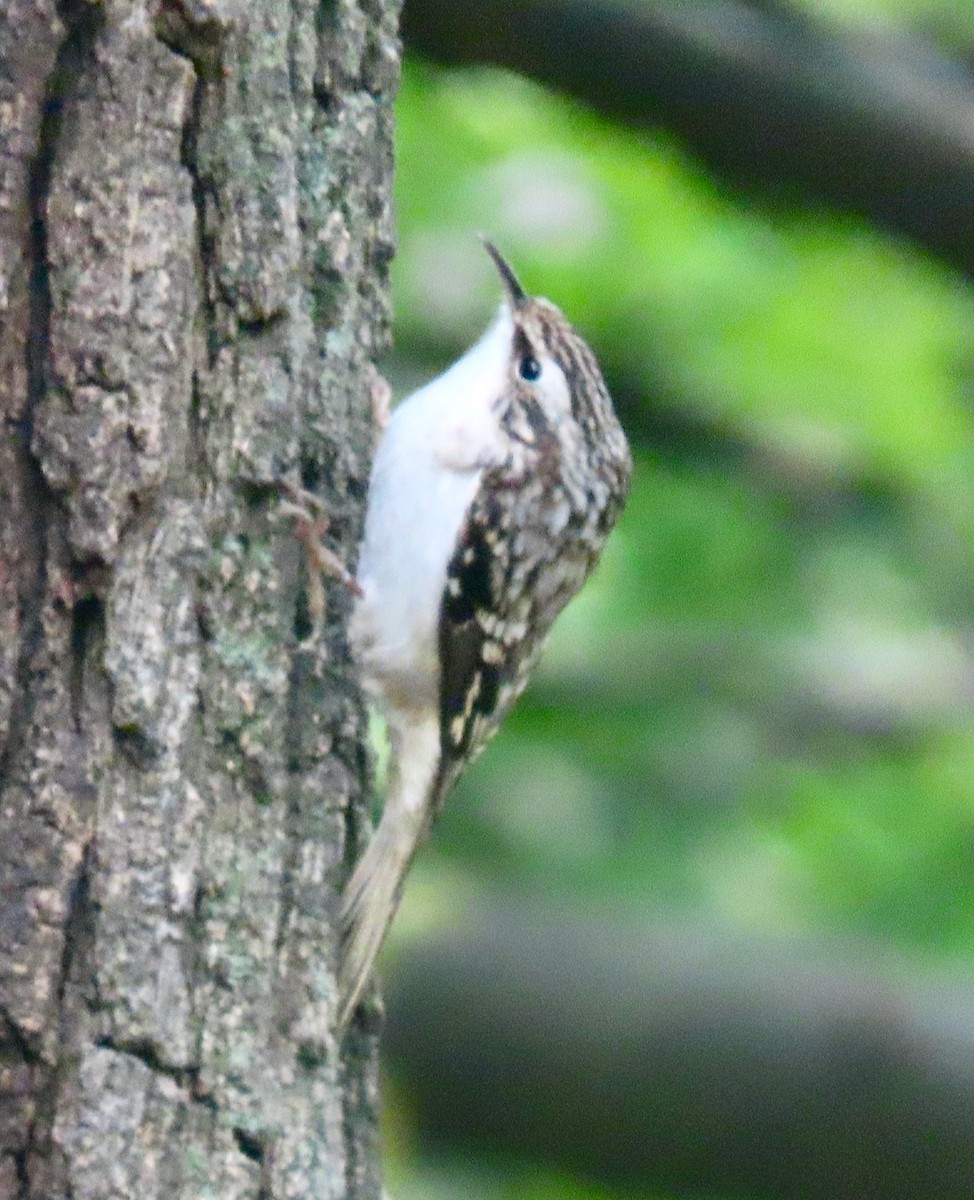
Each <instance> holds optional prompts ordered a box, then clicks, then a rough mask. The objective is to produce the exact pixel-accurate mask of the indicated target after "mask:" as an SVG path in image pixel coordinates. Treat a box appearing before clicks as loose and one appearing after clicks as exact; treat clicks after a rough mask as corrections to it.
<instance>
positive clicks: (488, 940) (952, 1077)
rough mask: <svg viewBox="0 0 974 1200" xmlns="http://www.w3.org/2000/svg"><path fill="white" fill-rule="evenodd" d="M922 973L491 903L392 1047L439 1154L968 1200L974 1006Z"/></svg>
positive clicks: (452, 941)
mask: <svg viewBox="0 0 974 1200" xmlns="http://www.w3.org/2000/svg"><path fill="white" fill-rule="evenodd" d="M916 974H917V964H916V963H915V962H910V961H908V960H904V959H903V958H902V956H892V957H891V956H889V955H887V956H886V957H885V958H880V957H878V956H877V957H875V958H874V959H873V961H868V960H867V961H863V959H862V956H861V953H859V954H857V955H854V954H853V952H852V950H851V948H850V947H845V948H843V947H841V946H836V945H834V944H833V945H831V946H830V945H828V944H827V943H825V942H818V943H809V942H805V943H802V942H795V941H793V940H788V939H781V938H770V937H767V938H749V939H747V940H746V941H742V940H741V939H740V938H739V937H737V936H735V935H734V934H733V933H730V934H728V933H727V932H726V931H725V932H723V933H722V932H721V931H719V930H715V929H713V928H712V927H709V928H708V927H704V926H701V925H697V926H693V925H690V924H683V925H680V926H674V925H673V924H672V923H666V922H659V923H656V924H655V925H654V927H653V928H651V929H650V928H646V929H642V930H634V929H633V928H632V927H631V925H629V924H627V923H612V922H608V921H601V922H592V921H589V922H586V921H582V920H578V919H575V920H572V919H566V918H565V917H564V915H554V914H552V913H551V912H548V913H540V912H538V911H537V910H533V909H530V908H528V909H527V910H526V909H525V906H523V905H521V906H520V907H519V908H517V909H514V908H512V907H510V906H501V905H498V904H495V905H493V906H490V907H488V908H486V909H481V910H480V911H478V912H477V914H476V916H475V917H474V918H472V919H470V920H467V921H465V922H464V923H463V925H462V926H461V927H460V928H458V929H455V930H454V931H452V932H451V933H450V934H449V935H441V936H440V937H438V938H437V939H435V940H434V941H432V942H428V943H426V944H425V945H423V946H421V947H419V948H417V949H416V951H415V953H411V954H410V955H408V956H403V957H402V959H401V961H400V962H399V965H398V969H397V970H396V971H395V972H394V973H393V975H392V977H391V982H392V989H391V996H392V1003H391V1006H390V1012H391V1021H390V1026H389V1031H388V1045H389V1050H390V1053H391V1055H392V1056H393V1058H394V1060H395V1061H396V1063H397V1070H398V1071H400V1072H402V1073H404V1074H406V1073H408V1075H409V1079H410V1088H411V1091H412V1094H413V1098H414V1103H415V1104H416V1106H417V1110H418V1113H419V1115H420V1117H421V1119H422V1122H423V1124H424V1127H425V1128H426V1130H427V1134H428V1136H430V1137H431V1138H434V1139H439V1140H441V1141H448V1142H450V1143H453V1144H459V1145H461V1146H463V1147H465V1148H466V1149H467V1151H479V1152H483V1151H484V1149H485V1147H493V1148H495V1149H496V1148H497V1147H503V1148H504V1149H506V1150H508V1151H510V1152H516V1153H518V1154H519V1155H522V1156H524V1157H535V1158H541V1159H543V1160H545V1161H548V1162H550V1163H554V1164H559V1165H561V1166H562V1167H566V1168H571V1169H572V1170H574V1171H577V1172H579V1173H580V1174H581V1175H583V1176H585V1177H588V1178H590V1179H593V1180H598V1181H601V1182H602V1183H603V1184H607V1185H612V1186H615V1187H623V1188H627V1189H646V1188H650V1189H659V1190H661V1191H662V1190H664V1189H669V1190H672V1191H673V1192H674V1193H675V1194H677V1195H687V1194H692V1195H727V1196H738V1195H740V1196H745V1195H746V1196H801V1197H812V1196H822V1197H825V1196H829V1197H839V1196H841V1197H842V1198H843V1200H878V1198H879V1197H882V1198H883V1200H915V1198H916V1197H920V1196H924V1197H933V1196H936V1197H937V1198H938V1200H967V1198H968V1197H970V1196H971V1195H972V1194H974V1029H972V1027H971V1024H970V1022H969V1021H968V1020H967V1016H968V1013H969V1009H968V1007H967V1006H968V1004H969V1000H970V993H969V990H968V989H967V988H966V987H965V986H963V985H962V984H961V983H959V982H958V981H957V980H956V979H953V978H951V977H950V975H948V974H945V973H940V974H933V975H932V976H930V975H928V976H927V977H926V978H924V979H922V981H921V980H918V979H917V978H916ZM654 1194H656V1193H655V1191H654Z"/></svg>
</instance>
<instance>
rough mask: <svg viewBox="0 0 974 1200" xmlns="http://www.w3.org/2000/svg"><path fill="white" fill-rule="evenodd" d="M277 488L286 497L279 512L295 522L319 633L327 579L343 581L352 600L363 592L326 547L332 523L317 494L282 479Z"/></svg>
mask: <svg viewBox="0 0 974 1200" xmlns="http://www.w3.org/2000/svg"><path fill="white" fill-rule="evenodd" d="M278 487H279V488H280V490H281V492H282V494H283V495H284V497H285V499H284V500H283V501H282V503H281V509H280V511H281V512H282V513H284V514H285V516H289V517H291V518H293V520H294V529H295V532H296V534H297V536H298V541H299V542H300V543H301V545H302V547H303V549H304V555H305V566H306V568H307V572H308V615H309V616H310V618H311V624H312V629H313V631H314V632H315V633H317V632H318V631H319V630H320V629H321V624H322V622H323V620H324V617H325V610H326V604H325V585H324V577H325V576H326V575H330V576H332V578H334V579H339V580H341V582H342V583H343V584H344V585H345V586H346V587H347V588H348V590H349V591H350V592H351V593H352V595H353V596H361V594H362V589H361V588H360V587H359V585H358V581H357V580H356V578H355V576H354V575H353V574H352V573H351V571H349V569H348V567H347V566H346V565H345V563H344V562H343V561H342V559H341V557H340V556H339V555H338V554H336V553H335V551H334V550H330V549H329V548H328V547H327V546H326V545H325V542H324V538H325V535H326V534H327V533H328V528H329V521H328V514H327V512H326V510H325V504H324V501H323V500H321V499H320V498H319V497H318V496H316V495H314V493H312V492H308V491H305V490H304V489H303V488H299V487H297V486H295V485H294V484H292V483H288V482H287V481H286V480H283V479H282V480H280V481H279V483H278Z"/></svg>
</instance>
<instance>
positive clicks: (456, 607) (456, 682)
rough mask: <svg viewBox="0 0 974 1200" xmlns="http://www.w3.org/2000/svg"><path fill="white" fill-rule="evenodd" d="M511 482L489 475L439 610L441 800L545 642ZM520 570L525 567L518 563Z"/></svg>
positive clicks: (518, 687) (503, 710) (452, 564)
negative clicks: (534, 618) (519, 541)
mask: <svg viewBox="0 0 974 1200" xmlns="http://www.w3.org/2000/svg"><path fill="white" fill-rule="evenodd" d="M516 506H517V497H516V496H515V494H514V490H513V489H512V488H510V487H509V486H508V487H505V486H503V485H500V486H496V484H495V485H494V486H492V481H491V479H490V477H489V475H485V477H484V482H483V486H482V487H481V490H480V492H479V493H478V495H477V497H476V498H475V500H474V503H473V504H472V505H471V508H470V512H469V514H468V517H467V521H466V523H465V525H464V528H463V529H462V530H461V533H460V537H459V540H458V543H457V546H456V549H455V550H454V553H453V557H452V558H451V560H450V563H449V566H448V568H447V581H446V589H445V591H444V594H443V604H442V608H441V611H440V630H439V638H440V669H441V676H440V745H441V751H442V762H441V768H440V779H439V783H438V791H439V799H440V800H442V798H443V797H444V796H445V794H446V793H447V792H448V791H449V788H450V786H451V785H452V783H453V781H454V779H455V778H456V775H457V774H458V773H459V771H460V769H461V768H462V767H463V766H464V765H465V764H466V763H467V762H469V761H470V759H471V758H473V757H475V756H476V755H477V753H478V752H479V751H480V750H481V749H483V747H484V746H485V745H486V744H487V742H488V741H489V740H490V738H491V736H492V735H493V733H494V732H496V730H497V728H498V726H499V725H500V723H501V721H502V720H503V717H504V715H505V714H506V712H507V711H508V709H509V708H510V706H511V704H513V702H514V700H515V699H516V698H517V696H518V695H519V693H520V692H521V690H522V689H523V687H524V684H525V683H526V681H527V678H528V676H529V674H530V667H531V665H532V664H533V661H534V659H535V658H536V657H537V653H538V651H539V650H540V646H541V642H542V641H543V634H544V630H539V631H538V632H537V635H535V633H534V630H533V626H532V622H531V611H530V610H531V589H532V585H533V580H534V574H535V571H536V569H538V568H540V565H541V564H537V567H536V568H535V570H530V569H524V567H525V564H523V563H521V564H519V563H518V561H517V559H516V555H515V547H516V543H515V539H513V538H512V537H511V533H510V530H511V519H512V517H513V516H514V508H515V507H516ZM519 568H520V569H519Z"/></svg>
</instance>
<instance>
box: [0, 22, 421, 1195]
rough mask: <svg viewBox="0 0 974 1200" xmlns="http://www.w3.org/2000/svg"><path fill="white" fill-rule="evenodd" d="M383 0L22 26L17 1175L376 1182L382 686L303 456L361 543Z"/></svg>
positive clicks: (2, 570)
mask: <svg viewBox="0 0 974 1200" xmlns="http://www.w3.org/2000/svg"><path fill="white" fill-rule="evenodd" d="M397 7H398V5H397V0H324V2H322V3H320V4H319V3H316V2H315V0H253V2H251V3H249V4H240V3H235V2H234V0H206V2H204V0H62V2H61V3H55V2H54V0H7V3H6V4H5V5H4V11H3V13H2V14H0V322H2V324H0V372H2V374H0V380H2V382H0V405H2V410H3V416H4V425H3V428H2V436H0V753H2V758H0V811H2V817H0V821H2V825H0V830H2V835H0V1200H12V1198H14V1197H17V1198H18V1200H28V1198H31V1197H36V1198H37V1200H40V1198H43V1200H53V1198H56V1197H62V1196H72V1197H75V1198H79V1200H80V1198H82V1197H97V1196H107V1195H113V1196H134V1197H139V1198H140V1200H143V1198H149V1197H164V1198H166V1200H169V1198H171V1197H176V1196H193V1197H199V1196H214V1197H220V1198H221V1200H230V1198H231V1197H243V1196H253V1197H258V1196H259V1197H278V1196H281V1197H283V1196H288V1197H305V1196H308V1197H310V1196H314V1197H316V1198H322V1197H339V1196H341V1197H353V1198H357V1197H362V1196H370V1195H375V1194H376V1193H377V1191H378V1177H377V1167H376V1145H375V1089H376V1080H375V1044H374V1041H375V1039H374V1037H372V1036H371V1035H370V1034H369V1033H368V1032H353V1033H352V1034H351V1035H350V1036H349V1037H348V1038H347V1039H346V1043H345V1046H344V1048H342V1047H340V1046H338V1045H336V1042H335V1039H334V1036H333V1033H332V1030H331V1027H330V1026H331V1018H332V1013H333V998H334V990H333V989H334V983H333V971H334V966H335V955H336V946H335V914H336V896H337V887H338V884H339V881H340V877H341V876H342V874H343V872H344V869H345V860H346V858H347V857H348V856H349V855H350V854H351V853H352V852H353V850H354V847H353V846H352V845H351V843H352V842H353V841H354V836H355V815H356V813H357V812H358V811H360V808H361V803H362V800H363V797H364V795H365V793H366V791H367V785H368V779H367V762H366V756H365V752H364V749H363V736H364V728H365V725H364V717H363V708H362V703H361V698H360V695H359V692H358V689H357V687H356V685H355V682H354V678H353V676H352V674H351V672H350V670H349V662H348V653H347V647H346V643H345V638H344V632H343V631H344V616H345V613H346V611H347V597H346V596H344V595H342V594H341V591H340V590H333V589H330V590H329V595H328V602H329V603H328V609H327V612H326V615H325V616H324V618H323V621H322V622H318V621H317V620H316V618H315V615H314V614H309V607H308V605H307V603H303V602H302V601H301V598H300V597H301V595H302V594H303V593H304V592H305V576H304V565H303V557H302V555H301V553H300V550H299V548H298V544H297V541H296V539H295V536H294V530H293V526H292V524H289V521H288V519H287V517H286V516H285V515H284V514H282V512H281V511H280V491H279V488H278V481H279V480H280V479H281V478H287V479H290V480H292V481H295V482H302V483H303V484H304V485H305V486H307V487H310V488H312V489H314V490H315V491H316V492H317V493H318V494H319V495H320V496H322V498H323V499H324V501H325V504H326V506H327V511H328V513H329V515H330V517H331V530H330V535H331V537H332V539H333V542H334V544H335V545H336V546H337V547H338V548H339V550H340V551H341V552H342V553H343V554H346V555H350V554H351V553H352V551H353V548H354V545H355V541H356V538H357V535H358V532H359V527H360V520H361V509H362V501H363V497H364V492H365V483H366V478H367V471H368V465H369V459H370V454H371V447H372V441H373V423H372V416H371V411H370V399H371V397H372V395H373V393H376V392H377V391H378V389H380V388H381V387H382V382H381V380H380V378H379V377H378V375H377V374H376V373H375V369H374V367H373V366H372V360H373V359H374V357H375V355H376V353H377V352H378V351H379V350H381V349H382V347H383V346H384V344H385V340H386V336H387V323H388V322H387V297H386V292H387V266H388V262H389V259H390V257H391V254H392V229H391V217H390V183H391V172H392V98H393V93H394V90H395V86H396V81H397V77H398V66H399V63H398V57H399V50H398V43H397V39H396V21H397ZM318 623H321V624H323V628H322V629H321V630H320V635H319V636H313V637H312V636H309V634H311V633H312V632H314V631H313V630H312V626H313V625H315V624H318Z"/></svg>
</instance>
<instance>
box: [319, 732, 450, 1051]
mask: <svg viewBox="0 0 974 1200" xmlns="http://www.w3.org/2000/svg"><path fill="white" fill-rule="evenodd" d="M397 732H399V733H401V732H403V731H394V730H392V729H390V735H391V736H392V742H393V747H392V748H393V771H392V775H391V778H390V781H389V795H388V799H387V800H386V804H385V808H384V810H383V813H382V819H381V820H380V821H379V827H378V829H377V830H376V831H375V834H374V836H373V838H372V840H371V841H370V842H369V844H368V846H367V847H366V849H365V853H364V854H363V855H362V857H361V858H360V859H359V861H358V863H356V865H355V869H354V871H353V872H352V876H351V878H350V879H349V881H348V883H347V885H346V887H345V891H344V894H343V897H342V911H341V963H340V965H339V969H338V1033H339V1036H341V1034H342V1033H343V1032H344V1030H345V1029H346V1027H347V1025H348V1023H349V1021H350V1020H351V1018H352V1014H353V1013H354V1012H355V1009H356V1006H357V1005H358V1002H359V1001H360V1000H361V998H362V993H363V992H364V991H365V988H366V986H367V984H368V982H369V978H370V976H371V974H372V968H373V966H374V965H375V960H376V957H377V955H378V953H379V950H380V949H381V948H382V943H383V941H384V940H385V936H386V933H387V932H388V929H389V926H390V924H391V923H392V918H393V917H394V916H395V914H396V909H397V908H398V907H399V900H400V897H401V895H402V888H403V883H404V882H405V878H406V872H407V871H408V870H409V866H410V863H411V862H412V860H413V857H414V855H415V854H416V851H417V850H418V849H419V847H420V846H421V845H422V844H423V842H424V841H425V840H426V837H427V836H428V833H429V827H430V822H431V813H430V805H429V791H430V788H431V786H432V782H433V777H434V775H435V770H436V759H437V758H438V754H439V740H438V739H439V731H438V728H436V727H434V728H433V730H432V732H431V735H428V734H427V731H426V730H423V729H418V728H417V727H415V726H413V727H412V728H411V729H410V730H409V731H408V733H406V735H405V737H404V738H401V737H397V736H396V733H397ZM424 734H427V736H424ZM430 736H431V739H432V740H431V744H430V747H429V749H430V751H431V755H429V754H420V753H419V752H420V751H421V750H422V749H423V744H424V742H426V741H430ZM397 743H398V744H397ZM404 752H405V753H406V754H407V755H410V757H409V758H407V759H404V758H403V757H402V756H403V753H404ZM413 755H415V757H413Z"/></svg>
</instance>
